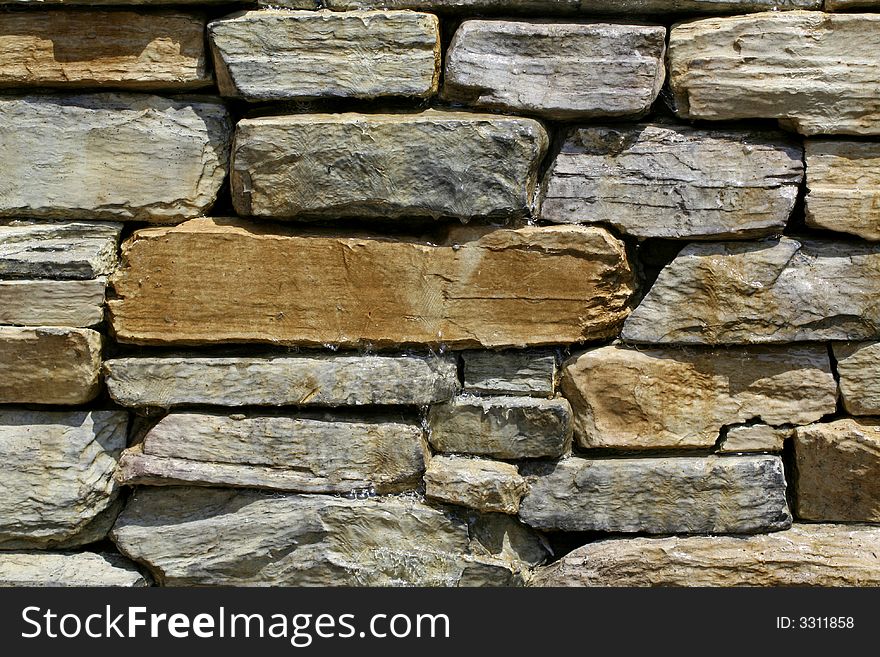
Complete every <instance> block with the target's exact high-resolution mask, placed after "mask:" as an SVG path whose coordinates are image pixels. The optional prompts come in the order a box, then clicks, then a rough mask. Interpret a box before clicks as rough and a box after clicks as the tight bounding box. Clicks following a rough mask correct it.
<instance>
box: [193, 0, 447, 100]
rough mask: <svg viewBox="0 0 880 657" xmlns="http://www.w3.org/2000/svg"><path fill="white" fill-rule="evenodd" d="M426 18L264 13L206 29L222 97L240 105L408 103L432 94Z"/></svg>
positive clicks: (434, 36) (435, 76)
mask: <svg viewBox="0 0 880 657" xmlns="http://www.w3.org/2000/svg"><path fill="white" fill-rule="evenodd" d="M439 23H440V22H439V20H438V19H437V17H436V16H434V15H432V14H416V13H412V12H403V11H377V12H362V11H355V12H346V13H336V12H331V11H318V12H315V11H298V12H290V11H284V10H277V9H270V10H266V11H248V12H242V13H239V14H233V15H232V16H227V17H225V18H221V19H219V20H216V21H213V22H212V23H210V25H209V26H208V34H209V36H210V39H211V46H212V51H213V54H214V62H215V67H216V69H217V83H218V85H219V86H220V93H221V94H222V95H224V96H234V97H238V98H244V99H246V100H306V99H313V98H326V97H332V98H363V99H373V98H377V97H381V96H414V97H418V98H427V97H429V96H432V95H433V94H435V93H436V92H437V84H438V81H439V78H440V24H439Z"/></svg>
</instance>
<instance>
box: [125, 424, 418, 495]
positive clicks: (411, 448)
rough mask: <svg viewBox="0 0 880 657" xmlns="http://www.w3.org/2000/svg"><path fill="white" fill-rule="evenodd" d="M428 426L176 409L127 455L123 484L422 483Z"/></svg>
mask: <svg viewBox="0 0 880 657" xmlns="http://www.w3.org/2000/svg"><path fill="white" fill-rule="evenodd" d="M426 449H427V445H426V443H425V440H424V437H423V435H422V429H421V427H420V426H419V425H418V424H417V423H414V422H407V421H404V420H402V419H400V420H394V419H391V418H385V419H382V418H378V419H372V420H345V419H341V418H336V417H330V416H325V417H320V416H315V417H308V416H306V417H289V416H276V415H233V416H227V415H211V414H206V413H172V414H170V415H167V416H166V417H164V418H163V419H161V420H160V421H159V423H158V424H157V425H156V426H155V427H153V428H152V429H151V430H150V431H149V432H148V433H147V435H146V437H145V438H144V442H143V444H142V445H139V446H138V447H135V448H132V449H129V450H127V451H126V452H125V454H123V456H122V459H121V460H120V467H119V474H118V475H117V476H118V478H119V480H120V481H121V482H122V483H124V484H129V485H134V484H152V485H171V484H202V485H223V486H243V487H249V488H266V489H275V490H289V491H297V492H305V493H349V492H351V491H353V490H374V491H376V492H379V493H391V492H399V491H404V490H412V489H415V488H416V487H417V486H418V485H419V484H420V483H421V476H422V473H423V472H424V471H425V456H426V454H425V452H426Z"/></svg>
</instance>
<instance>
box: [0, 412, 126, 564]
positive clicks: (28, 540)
mask: <svg viewBox="0 0 880 657" xmlns="http://www.w3.org/2000/svg"><path fill="white" fill-rule="evenodd" d="M127 428H128V414H127V413H125V412H123V411H70V412H55V411H52V412H49V411H29V410H19V409H8V408H5V409H0V462H2V463H3V495H2V496H0V550H9V549H13V550H15V549H33V548H41V549H42V548H53V547H54V548H68V547H76V546H79V545H85V544H87V543H94V542H96V541H100V540H102V539H103V538H104V537H105V535H106V534H107V531H108V530H109V529H110V526H111V525H112V524H113V521H114V519H115V517H116V514H117V513H118V512H119V506H118V505H117V503H116V498H117V495H118V487H117V485H116V482H115V480H114V479H113V472H114V470H115V469H116V460H117V458H118V457H119V453H120V452H121V451H122V450H123V449H124V448H125V443H126V439H127ZM2 554H3V553H2V552H0V555H2ZM0 578H2V577H0Z"/></svg>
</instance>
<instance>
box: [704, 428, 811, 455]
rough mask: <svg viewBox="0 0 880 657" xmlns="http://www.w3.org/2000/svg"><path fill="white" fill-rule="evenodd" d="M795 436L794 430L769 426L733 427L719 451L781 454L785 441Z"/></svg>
mask: <svg viewBox="0 0 880 657" xmlns="http://www.w3.org/2000/svg"><path fill="white" fill-rule="evenodd" d="M793 435H794V429H793V428H790V427H771V426H770V425H768V424H752V425H747V426H739V427H731V428H730V429H728V431H727V434H726V435H725V436H724V438H723V439H722V440H721V444H720V445H719V446H718V451H719V452H722V453H742V452H781V451H782V448H783V447H784V446H785V441H786V440H788V439H789V438H791V437H792V436H793Z"/></svg>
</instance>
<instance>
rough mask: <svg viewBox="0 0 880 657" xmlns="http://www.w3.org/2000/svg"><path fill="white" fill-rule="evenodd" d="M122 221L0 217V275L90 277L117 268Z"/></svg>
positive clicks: (107, 272) (105, 273)
mask: <svg viewBox="0 0 880 657" xmlns="http://www.w3.org/2000/svg"><path fill="white" fill-rule="evenodd" d="M121 232H122V224H116V223H104V222H88V223H86V222H73V221H68V222H58V223H55V222H35V221H20V220H19V221H6V222H4V221H2V220H0V276H4V277H5V276H15V277H25V278H61V279H91V278H97V277H99V276H106V275H108V274H110V273H111V272H112V271H113V270H114V269H115V268H116V250H117V245H118V242H119V235H120V233H121Z"/></svg>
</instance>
